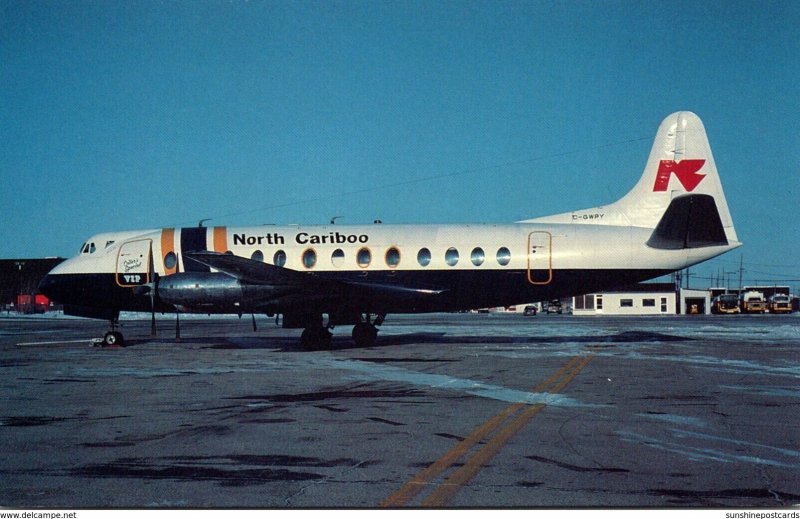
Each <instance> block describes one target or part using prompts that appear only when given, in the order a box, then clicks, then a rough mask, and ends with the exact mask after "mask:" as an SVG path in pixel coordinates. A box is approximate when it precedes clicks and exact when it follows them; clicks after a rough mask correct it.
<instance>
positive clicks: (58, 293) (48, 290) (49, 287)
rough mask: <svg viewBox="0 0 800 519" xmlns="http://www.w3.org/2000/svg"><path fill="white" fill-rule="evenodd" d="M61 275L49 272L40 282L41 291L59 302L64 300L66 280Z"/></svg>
mask: <svg viewBox="0 0 800 519" xmlns="http://www.w3.org/2000/svg"><path fill="white" fill-rule="evenodd" d="M60 278H61V276H58V275H53V274H47V275H46V276H45V277H44V278H43V279H42V281H41V282H40V283H39V292H41V293H42V294H44V295H46V296H47V297H48V298H49V299H50V300H52V301H55V302H57V303H63V302H64V295H65V290H64V282H63V280H62V279H60Z"/></svg>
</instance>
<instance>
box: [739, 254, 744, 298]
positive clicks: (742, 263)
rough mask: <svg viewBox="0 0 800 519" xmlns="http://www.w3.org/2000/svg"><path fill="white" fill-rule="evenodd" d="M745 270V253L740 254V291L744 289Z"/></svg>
mask: <svg viewBox="0 0 800 519" xmlns="http://www.w3.org/2000/svg"><path fill="white" fill-rule="evenodd" d="M743 272H744V254H740V255H739V292H741V291H742V273H743Z"/></svg>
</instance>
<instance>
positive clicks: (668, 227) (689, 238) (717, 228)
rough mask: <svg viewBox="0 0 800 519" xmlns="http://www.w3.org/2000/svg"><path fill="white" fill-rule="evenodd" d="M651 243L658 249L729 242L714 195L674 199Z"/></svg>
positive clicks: (651, 237)
mask: <svg viewBox="0 0 800 519" xmlns="http://www.w3.org/2000/svg"><path fill="white" fill-rule="evenodd" d="M647 245H649V246H650V247H653V248H655V249H694V248H698V247H712V246H720V245H721V246H725V245H728V239H727V238H726V237H725V229H724V228H723V226H722V220H721V219H720V217H719V211H718V210H717V205H716V204H715V203H714V197H712V196H709V195H684V196H679V197H677V198H675V199H674V200H672V202H671V203H670V204H669V207H667V210H666V211H665V212H664V215H663V216H662V217H661V220H660V221H659V222H658V225H657V226H656V228H655V230H654V231H653V234H652V235H651V236H650V239H649V240H648V241H647Z"/></svg>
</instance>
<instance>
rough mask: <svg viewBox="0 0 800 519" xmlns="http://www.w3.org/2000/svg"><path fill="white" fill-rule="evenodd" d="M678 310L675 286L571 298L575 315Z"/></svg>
mask: <svg viewBox="0 0 800 519" xmlns="http://www.w3.org/2000/svg"><path fill="white" fill-rule="evenodd" d="M677 309H678V305H677V297H676V295H675V285H673V284H672V283H640V284H638V285H632V286H629V287H624V288H621V289H618V290H607V291H605V292H599V293H595V294H586V295H583V296H576V297H574V298H573V299H572V314H573V315H675V313H676V311H677Z"/></svg>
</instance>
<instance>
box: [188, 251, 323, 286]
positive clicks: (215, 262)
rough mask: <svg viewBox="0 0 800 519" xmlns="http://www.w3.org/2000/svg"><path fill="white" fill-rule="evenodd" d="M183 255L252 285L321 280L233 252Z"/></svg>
mask: <svg viewBox="0 0 800 519" xmlns="http://www.w3.org/2000/svg"><path fill="white" fill-rule="evenodd" d="M184 257H187V258H189V259H193V260H195V261H197V262H198V263H202V264H203V265H207V266H209V267H211V268H214V269H217V270H219V271H220V272H224V273H225V274H228V275H229V276H232V277H235V278H237V279H238V280H240V281H242V282H244V283H249V284H252V285H283V286H285V285H297V286H308V285H314V284H316V283H319V282H320V281H321V280H320V279H319V278H318V277H316V276H314V275H313V274H311V273H304V272H298V271H296V270H292V269H287V268H283V267H278V266H276V265H270V264H268V263H263V262H261V261H255V260H251V259H248V258H243V257H241V256H235V255H233V254H222V253H220V252H212V251H195V252H186V253H184Z"/></svg>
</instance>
